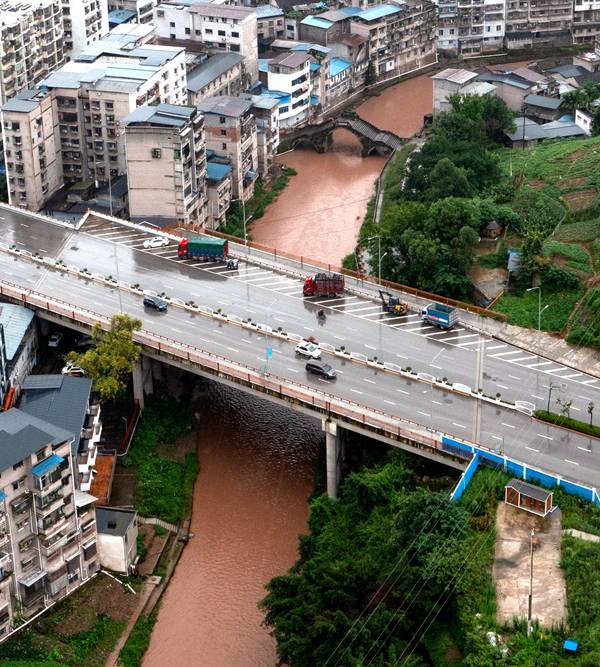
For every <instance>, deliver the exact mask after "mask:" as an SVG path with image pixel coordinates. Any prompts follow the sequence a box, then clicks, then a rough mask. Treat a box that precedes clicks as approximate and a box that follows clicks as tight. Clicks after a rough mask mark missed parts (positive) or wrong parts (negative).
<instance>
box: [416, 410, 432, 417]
mask: <svg viewBox="0 0 600 667" xmlns="http://www.w3.org/2000/svg"><path fill="white" fill-rule="evenodd" d="M417 412H418V413H419V414H420V415H423V417H431V415H430V414H429V412H421V411H420V410H417Z"/></svg>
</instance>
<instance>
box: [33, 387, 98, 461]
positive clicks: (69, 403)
mask: <svg viewBox="0 0 600 667" xmlns="http://www.w3.org/2000/svg"><path fill="white" fill-rule="evenodd" d="M42 378H45V380H44V381H45V382H46V386H45V387H44V386H41V387H40V383H41V382H42ZM48 384H50V386H48ZM91 389H92V381H91V380H90V379H89V378H77V377H71V376H70V375H30V376H28V377H27V378H26V379H25V382H23V389H22V395H21V404H20V408H21V410H22V411H23V412H27V413H28V414H30V415H33V416H35V417H37V418H38V419H43V420H44V421H45V422H48V423H49V424H54V425H55V426H57V427H58V428H61V429H64V430H66V431H68V432H69V433H72V434H73V436H74V439H73V445H72V448H71V451H72V453H73V456H76V455H77V448H78V446H79V439H80V437H81V430H82V428H83V424H84V422H85V417H86V412H87V407H88V403H89V400H90V392H91Z"/></svg>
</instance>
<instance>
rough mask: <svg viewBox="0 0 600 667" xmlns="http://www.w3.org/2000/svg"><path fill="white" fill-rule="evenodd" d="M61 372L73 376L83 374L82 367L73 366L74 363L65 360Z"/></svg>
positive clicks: (81, 375)
mask: <svg viewBox="0 0 600 667" xmlns="http://www.w3.org/2000/svg"><path fill="white" fill-rule="evenodd" d="M61 373H62V374H63V375H73V376H75V377H80V378H81V377H83V376H84V375H85V371H84V370H83V368H79V366H75V364H74V363H72V362H71V361H69V362H67V365H66V366H65V367H64V368H63V369H62V371H61Z"/></svg>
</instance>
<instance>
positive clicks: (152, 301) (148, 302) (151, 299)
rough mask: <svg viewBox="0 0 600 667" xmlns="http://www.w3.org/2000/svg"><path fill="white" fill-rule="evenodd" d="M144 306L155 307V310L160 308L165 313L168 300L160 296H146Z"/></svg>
mask: <svg viewBox="0 0 600 667" xmlns="http://www.w3.org/2000/svg"><path fill="white" fill-rule="evenodd" d="M144 306H147V307H148V308H154V310H158V311H159V312H161V313H164V312H165V311H166V310H167V308H168V306H167V302H166V301H165V300H164V299H161V298H160V297H159V296H145V297H144Z"/></svg>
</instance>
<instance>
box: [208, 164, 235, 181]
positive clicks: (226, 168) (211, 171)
mask: <svg viewBox="0 0 600 667" xmlns="http://www.w3.org/2000/svg"><path fill="white" fill-rule="evenodd" d="M230 173H231V165H229V164H221V163H220V162H207V163H206V178H207V179H208V180H209V181H222V180H223V179H224V178H225V177H226V176H227V174H230Z"/></svg>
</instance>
